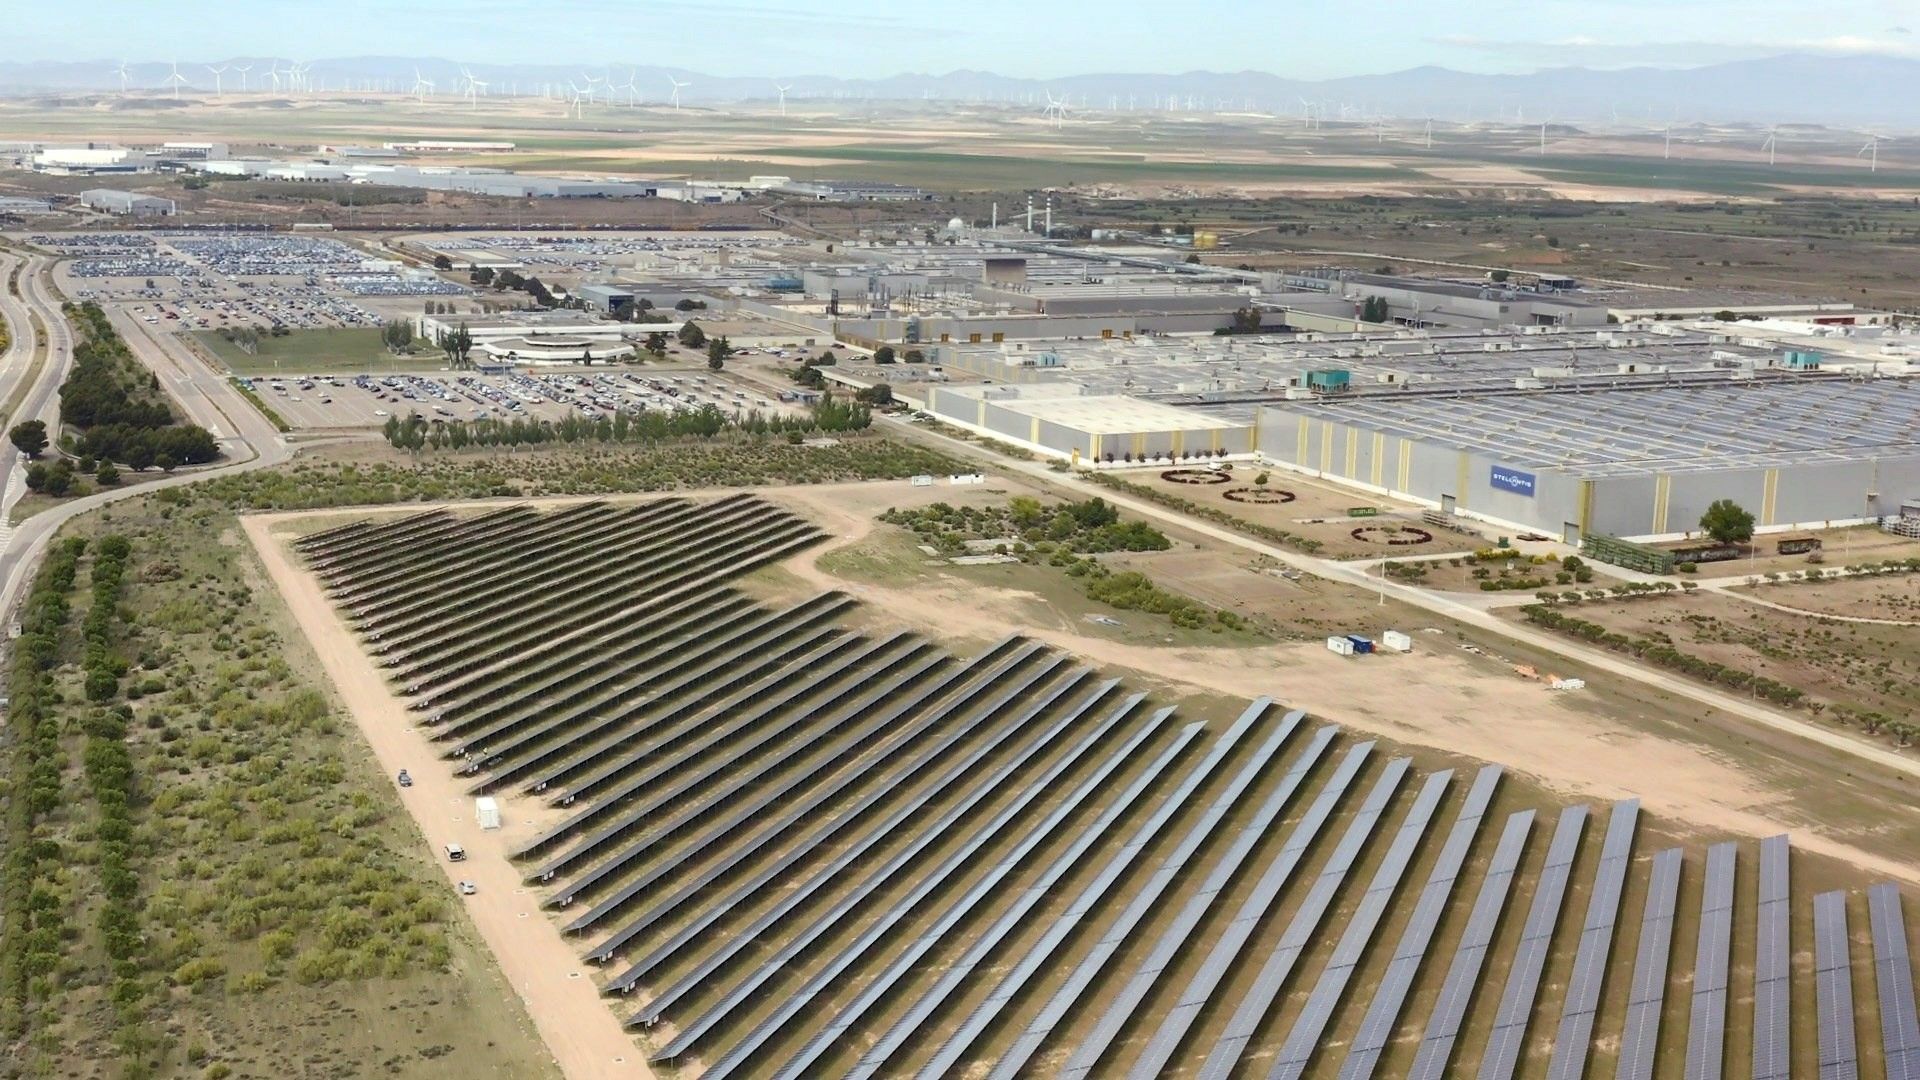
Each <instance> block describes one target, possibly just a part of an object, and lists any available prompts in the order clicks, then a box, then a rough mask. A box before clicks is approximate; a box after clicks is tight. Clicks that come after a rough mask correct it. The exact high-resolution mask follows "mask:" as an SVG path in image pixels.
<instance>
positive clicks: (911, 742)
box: [587, 668, 1117, 962]
mask: <svg viewBox="0 0 1920 1080" xmlns="http://www.w3.org/2000/svg"><path fill="white" fill-rule="evenodd" d="M1091 674H1092V673H1091V672H1089V671H1087V670H1086V669H1085V668H1078V669H1076V670H1074V671H1073V672H1071V673H1070V674H1069V675H1068V676H1067V677H1066V678H1065V679H1063V680H1060V681H1059V682H1058V683H1056V684H1055V685H1054V686H1053V687H1051V688H1050V689H1048V690H1047V691H1046V692H1045V694H1044V695H1043V696H1042V698H1041V700H1042V701H1043V702H1044V703H1045V704H1044V705H1042V706H1041V708H1043V709H1044V708H1046V707H1048V706H1051V705H1052V704H1053V703H1054V702H1056V701H1058V700H1059V699H1060V698H1062V697H1064V696H1065V695H1066V694H1067V693H1069V692H1070V691H1072V690H1073V689H1075V688H1076V687H1078V686H1079V685H1080V684H1081V683H1082V682H1084V681H1085V680H1086V679H1087V678H1088V677H1089V676H1090V675H1091ZM1027 685H1030V684H1023V685H1022V686H1018V687H1014V688H1013V689H1012V690H1009V691H1008V693H1007V695H1005V696H1003V697H1002V698H1001V699H1000V700H998V701H996V702H994V703H993V704H991V705H989V706H988V707H987V708H985V709H983V710H980V711H979V712H977V713H976V714H974V715H973V717H972V718H971V719H970V721H969V722H967V723H964V724H959V725H956V726H955V728H954V730H952V731H950V732H947V733H945V734H944V735H942V736H941V737H940V739H939V740H938V741H934V742H932V744H931V745H929V746H926V747H925V748H924V749H923V750H922V751H921V752H920V753H918V754H916V755H915V757H913V758H912V759H910V760H909V761H908V762H907V763H905V764H903V765H902V766H901V767H900V769H899V770H898V771H897V772H895V773H894V774H893V775H892V776H889V777H888V778H887V782H886V783H884V784H876V785H874V787H873V788H872V790H870V791H868V792H867V794H866V795H865V797H864V798H863V799H862V800H861V801H859V802H858V803H856V804H855V806H854V807H853V808H852V809H850V810H848V811H847V812H846V813H845V814H842V815H838V819H839V822H845V821H847V820H849V819H850V818H852V817H854V816H856V815H857V814H859V813H860V812H862V811H864V809H865V808H867V807H870V806H872V805H873V804H874V803H876V802H878V801H880V800H881V799H883V798H886V797H887V796H888V795H890V794H892V793H894V792H897V791H898V790H899V789H900V788H902V787H904V786H906V785H907V784H909V783H911V782H912V780H913V777H914V776H915V775H917V774H918V773H919V771H920V770H921V769H923V768H925V767H926V766H927V764H929V763H930V762H931V761H932V760H934V759H935V758H936V757H938V756H939V755H941V754H944V753H945V752H946V751H947V750H948V749H950V748H952V747H953V746H955V745H956V744H958V743H959V742H960V740H961V739H963V738H965V737H966V736H967V735H969V734H970V733H972V732H973V731H974V730H975V729H977V728H978V727H980V726H981V725H982V724H985V723H988V722H989V721H990V720H992V721H995V722H996V724H998V717H997V714H998V713H999V711H1000V710H1001V709H1002V708H1004V707H1005V703H1006V702H1007V701H1008V700H1010V699H1011V697H1012V696H1014V695H1018V694H1021V693H1023V692H1024V691H1025V690H1026V688H1027ZM1116 686H1117V683H1115V682H1110V683H1107V684H1106V686H1105V687H1104V688H1102V689H1101V690H1100V691H1099V698H1098V699H1104V698H1105V697H1106V695H1107V694H1108V693H1109V692H1111V691H1112V690H1113V689H1114V688H1115V687H1116ZM1098 699H1096V700H1098ZM1089 704H1090V705H1091V703H1089ZM951 709H952V706H948V707H947V708H944V709H938V710H935V711H932V712H929V713H927V714H925V715H924V716H921V717H918V718H916V719H915V720H914V721H913V723H912V724H910V725H908V726H907V727H906V728H905V729H904V730H903V731H902V732H901V733H900V734H899V735H898V736H897V737H896V736H894V735H892V734H889V736H888V737H889V739H890V740H891V742H890V743H889V747H888V749H887V750H886V751H885V752H883V753H882V754H880V755H877V756H873V757H869V758H867V759H866V760H863V761H862V762H861V767H860V773H861V774H862V775H865V774H869V773H872V772H873V771H875V770H877V769H880V768H881V767H882V766H884V765H885V763H886V761H887V759H888V758H889V757H891V756H892V755H893V754H895V753H898V752H900V751H902V750H906V749H909V748H913V747H918V746H920V744H921V743H922V742H923V737H924V736H925V734H926V732H928V731H929V730H930V729H932V728H933V727H934V726H935V725H936V724H938V723H940V722H941V721H943V720H944V719H945V718H946V717H947V716H948V715H949V712H950V710H951ZM1038 711H1039V710H1033V712H1035V713H1037V712H1038ZM998 726H1000V730H1001V732H1002V734H1003V735H1005V734H1011V733H1012V732H1013V731H1016V730H1018V727H1017V726H1015V725H1012V724H1005V725H998ZM839 794H840V789H839V788H837V787H832V786H829V787H825V788H823V789H822V790H821V791H819V792H816V793H815V794H814V795H812V796H810V797H808V798H806V799H802V800H800V801H798V802H796V803H794V804H793V805H791V806H789V807H787V808H786V809H785V810H784V811H783V812H782V813H781V815H780V817H779V819H778V820H776V821H775V822H774V823H773V824H771V825H769V826H767V827H766V828H763V829H762V830H761V831H760V832H759V833H758V834H756V835H755V837H754V838H753V839H751V840H747V841H743V842H741V843H740V844H738V845H736V846H733V847H731V848H729V850H728V851H727V852H726V853H725V855H724V857H723V858H722V859H720V860H718V861H717V862H716V863H715V864H714V865H713V866H711V867H709V868H708V869H707V870H706V871H705V872H703V873H701V874H699V875H697V876H695V877H694V878H692V879H691V880H689V881H687V882H685V883H684V884H682V885H681V886H680V887H679V888H678V889H676V890H675V891H674V892H673V893H671V894H669V895H667V896H664V897H660V898H657V899H653V900H652V901H651V902H650V903H649V904H648V906H647V910H646V911H645V912H643V913H642V914H641V916H640V917H639V918H637V919H635V920H633V921H632V922H630V923H628V924H627V925H626V926H623V927H621V928H620V929H619V930H617V931H615V932H614V933H613V934H611V935H609V936H608V937H607V939H606V940H605V941H602V942H601V943H600V944H599V945H598V946H596V947H595V948H594V951H593V952H592V953H591V954H589V956H588V957H587V959H589V960H592V961H595V962H599V961H604V960H606V959H610V958H611V957H612V956H613V954H614V953H615V952H616V951H617V950H619V949H620V948H621V947H623V946H625V945H626V943H627V942H629V941H632V940H633V939H634V938H635V937H638V936H639V935H640V934H641V933H643V932H645V931H646V930H647V928H648V927H651V926H652V925H653V924H654V923H655V922H657V921H659V920H660V919H663V918H665V917H666V916H667V915H668V914H670V913H671V912H672V911H673V910H674V909H675V908H676V907H678V906H679V905H681V904H683V903H686V902H687V901H688V900H691V899H693V898H694V897H697V896H700V895H702V894H703V893H705V892H706V891H707V890H708V888H709V887H710V886H711V885H712V884H713V882H714V881H715V880H717V879H718V878H719V877H721V876H722V875H724V874H726V873H728V872H730V871H731V870H733V869H734V868H735V867H737V866H738V865H740V863H741V862H742V860H744V859H747V858H749V857H751V856H752V855H753V854H755V853H756V852H757V851H758V850H759V849H760V848H761V847H763V846H766V845H768V844H770V843H772V842H773V841H774V840H776V839H779V838H781V837H783V836H784V835H785V832H786V830H787V829H789V828H792V827H793V826H795V825H797V824H799V823H801V822H803V821H811V820H816V819H818V818H819V817H825V816H828V815H827V813H826V812H825V811H824V810H823V809H822V808H823V806H824V804H825V803H826V802H828V801H829V800H831V799H834V798H838V797H839ZM821 835H822V834H821V833H820V832H816V833H814V834H813V835H812V836H810V837H808V838H803V839H802V840H799V841H792V842H789V844H788V846H787V847H786V848H785V849H784V851H783V853H782V856H781V859H780V860H779V861H780V862H782V863H787V862H790V861H792V860H794V859H797V858H799V857H800V856H802V855H804V854H805V853H806V852H807V851H808V850H810V849H811V848H812V847H813V845H814V844H816V843H818V841H819V839H820V837H821Z"/></svg>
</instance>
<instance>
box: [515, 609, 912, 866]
mask: <svg viewBox="0 0 1920 1080" xmlns="http://www.w3.org/2000/svg"><path fill="white" fill-rule="evenodd" d="M926 647H927V646H926V643H925V642H922V641H920V640H919V639H918V638H916V637H914V636H913V634H911V633H908V632H905V631H903V632H901V633H898V634H895V635H893V636H892V637H889V638H887V639H886V640H884V641H876V642H869V643H867V644H866V645H865V646H863V647H862V648H861V649H860V650H859V651H858V652H855V653H854V654H853V655H851V656H847V657H842V658H840V659H838V660H835V661H834V662H832V663H831V664H828V665H825V666H823V667H821V668H819V669H818V670H817V671H815V672H814V673H813V675H812V676H811V677H810V678H807V679H796V680H793V681H792V682H790V683H788V685H787V687H786V689H784V690H781V691H778V692H776V693H773V694H770V695H767V696H765V697H763V698H761V699H759V700H757V701H755V702H754V708H753V711H752V712H750V713H747V714H746V715H745V716H743V717H741V718H740V719H739V720H737V721H735V722H734V723H732V724H730V725H727V728H728V731H729V734H737V733H739V732H742V731H749V732H750V734H749V735H748V736H747V737H746V738H745V739H744V740H743V741H742V742H740V743H739V744H738V745H736V746H734V747H732V748H731V753H730V754H729V757H730V758H731V759H733V760H734V761H735V762H738V761H739V760H740V759H742V758H745V757H747V756H748V755H751V754H752V753H754V752H755V751H756V750H758V749H759V748H760V747H762V746H765V745H766V744H767V743H768V742H770V741H772V740H774V739H778V738H781V737H783V736H785V735H786V734H787V733H789V732H791V731H794V730H797V729H803V728H805V727H806V726H807V725H808V724H809V723H810V722H812V720H813V718H814V710H812V709H797V710H794V711H792V712H788V713H786V715H784V716H782V715H781V714H782V713H783V712H784V711H785V710H787V709H788V707H789V706H791V705H793V704H794V703H795V702H797V701H803V700H805V699H807V698H809V697H817V696H824V695H828V694H836V695H837V694H839V693H852V692H853V691H854V690H857V689H858V688H859V685H860V684H861V683H864V682H869V681H871V680H872V679H874V678H876V677H878V676H880V675H883V674H885V673H886V672H888V671H892V670H894V669H896V668H898V667H899V666H900V665H901V664H903V663H906V662H908V661H910V660H912V659H913V658H915V657H917V656H920V655H922V654H923V652H924V651H925V649H926ZM842 682H850V683H851V684H852V685H849V686H844V687H841V686H838V685H837V684H840V683H842ZM769 718H777V719H776V720H775V722H773V723H771V724H768V723H766V721H767V720H768V719H769ZM713 765H714V763H712V762H709V763H708V764H707V765H703V766H700V767H699V769H701V770H703V771H704V770H705V769H708V768H710V767H712V766H713ZM663 777H669V778H671V779H672V780H673V781H674V782H675V783H674V786H676V787H687V786H689V785H688V782H689V781H690V780H692V781H693V782H695V783H698V782H700V781H701V779H702V778H699V777H689V776H688V770H687V769H686V768H685V767H684V766H682V765H681V764H680V762H679V761H678V759H670V760H668V761H664V762H658V763H656V764H655V765H653V766H652V767H650V768H648V769H646V770H645V771H643V772H639V773H628V774H626V775H624V776H622V777H621V779H620V782H619V783H617V784H615V785H614V786H613V787H611V788H608V789H605V790H602V791H597V790H596V788H595V787H594V786H590V785H589V784H588V783H586V782H582V783H581V784H580V785H578V786H575V787H570V788H568V789H567V790H565V791H563V792H560V793H559V794H557V795H554V796H552V797H551V798H550V799H549V802H550V804H551V805H553V806H555V807H563V806H571V805H572V804H573V802H574V800H575V799H577V798H579V797H580V796H581V795H587V794H596V793H597V794H598V796H599V797H598V798H596V799H595V800H594V801H593V802H592V803H591V804H589V805H588V806H585V807H583V808H581V809H579V810H576V811H574V812H573V813H572V814H570V815H568V816H567V818H566V819H564V820H563V821H561V822H560V823H559V824H557V825H555V826H553V827H552V828H550V829H548V830H547V831H546V832H543V833H541V834H540V835H539V836H537V837H535V838H534V839H532V840H530V841H528V842H527V843H526V844H523V845H522V846H521V847H520V848H519V849H518V850H516V851H514V853H513V855H514V857H515V858H517V859H520V858H527V857H530V856H533V855H538V854H541V853H542V852H545V851H549V850H551V849H552V848H554V847H555V846H557V845H558V844H560V843H562V842H563V841H565V840H566V839H568V838H569V837H571V836H573V835H574V834H575V833H577V832H579V831H580V830H581V829H583V828H585V827H587V826H588V825H591V824H593V823H594V822H596V821H598V820H600V819H601V818H603V817H605V816H606V815H608V814H610V813H613V812H614V811H616V810H618V809H620V808H621V807H623V806H625V805H627V804H628V802H629V801H630V800H631V799H632V798H633V797H634V796H636V795H638V794H640V793H642V792H645V793H647V794H648V795H649V796H650V797H651V798H652V799H653V800H654V801H656V802H660V804H661V805H666V803H664V802H661V795H662V786H661V785H662V778H663ZM529 876H530V877H532V878H538V877H539V876H540V872H539V871H535V872H534V873H533V874H531V875H529Z"/></svg>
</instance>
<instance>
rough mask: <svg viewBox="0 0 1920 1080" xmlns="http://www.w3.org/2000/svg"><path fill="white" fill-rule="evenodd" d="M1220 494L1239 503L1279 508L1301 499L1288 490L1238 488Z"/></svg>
mask: <svg viewBox="0 0 1920 1080" xmlns="http://www.w3.org/2000/svg"><path fill="white" fill-rule="evenodd" d="M1220 494H1221V495H1223V496H1225V497H1226V498H1229V499H1232V500H1233V501H1234V502H1237V503H1258V504H1260V505H1262V506H1278V505H1280V504H1281V503H1290V502H1292V501H1293V500H1295V499H1297V498H1299V496H1298V495H1295V494H1294V493H1293V492H1291V491H1288V490H1287V489H1286V488H1263V487H1238V488H1234V489H1233V490H1232V491H1223V492H1221V493H1220Z"/></svg>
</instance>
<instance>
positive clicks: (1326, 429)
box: [1320, 420, 1333, 473]
mask: <svg viewBox="0 0 1920 1080" xmlns="http://www.w3.org/2000/svg"><path fill="white" fill-rule="evenodd" d="M1320 471H1321V472H1323V473H1325V472H1332V471H1333V421H1331V420H1322V421H1320Z"/></svg>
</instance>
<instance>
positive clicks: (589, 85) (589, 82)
mask: <svg viewBox="0 0 1920 1080" xmlns="http://www.w3.org/2000/svg"><path fill="white" fill-rule="evenodd" d="M580 77H581V78H583V79H585V80H587V89H586V94H587V104H589V105H591V104H593V97H594V90H593V84H594V83H597V82H603V81H605V80H602V79H600V78H598V77H597V76H593V75H589V74H587V73H586V72H584V71H583V72H581V73H580Z"/></svg>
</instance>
